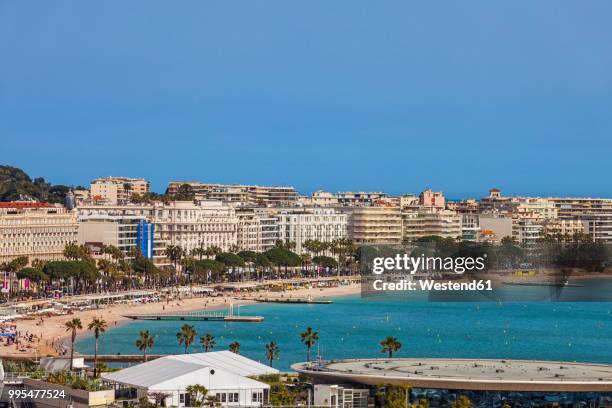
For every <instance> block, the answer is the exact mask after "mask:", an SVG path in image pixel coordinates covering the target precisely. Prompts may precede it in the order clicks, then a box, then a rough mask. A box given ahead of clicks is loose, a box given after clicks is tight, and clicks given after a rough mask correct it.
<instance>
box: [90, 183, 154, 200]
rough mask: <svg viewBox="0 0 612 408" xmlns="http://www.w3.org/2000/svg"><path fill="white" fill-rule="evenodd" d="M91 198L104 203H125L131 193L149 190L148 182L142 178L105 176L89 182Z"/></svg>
mask: <svg viewBox="0 0 612 408" xmlns="http://www.w3.org/2000/svg"><path fill="white" fill-rule="evenodd" d="M90 189H91V198H92V199H93V200H94V201H96V202H101V203H104V204H110V205H115V204H127V203H128V202H129V201H130V197H131V196H132V195H133V194H139V195H142V194H146V193H148V192H149V182H148V181H147V180H145V179H142V178H129V177H105V178H99V179H95V180H93V181H92V182H91V184H90Z"/></svg>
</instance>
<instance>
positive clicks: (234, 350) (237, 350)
mask: <svg viewBox="0 0 612 408" xmlns="http://www.w3.org/2000/svg"><path fill="white" fill-rule="evenodd" d="M229 351H231V352H232V353H236V354H240V343H238V342H237V341H234V342H232V343H230V345H229Z"/></svg>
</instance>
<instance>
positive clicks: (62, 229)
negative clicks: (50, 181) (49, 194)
mask: <svg viewBox="0 0 612 408" xmlns="http://www.w3.org/2000/svg"><path fill="white" fill-rule="evenodd" d="M77 238H78V224H77V215H76V212H73V211H68V210H66V209H65V208H64V207H60V206H54V205H50V204H46V203H32V202H8V203H0V263H4V262H10V261H12V260H13V259H15V258H17V257H20V256H27V257H28V258H29V260H30V262H31V261H33V260H34V259H39V260H41V261H57V260H62V259H64V255H63V251H64V247H65V246H66V244H69V243H71V242H76V241H77Z"/></svg>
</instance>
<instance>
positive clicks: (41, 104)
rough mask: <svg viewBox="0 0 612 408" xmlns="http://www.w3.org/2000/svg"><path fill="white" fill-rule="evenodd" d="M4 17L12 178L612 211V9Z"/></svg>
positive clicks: (1, 111)
mask: <svg viewBox="0 0 612 408" xmlns="http://www.w3.org/2000/svg"><path fill="white" fill-rule="evenodd" d="M145 4H146V7H144V5H145ZM1 7H2V13H0V35H2V37H3V38H13V39H15V40H14V41H5V42H3V43H2V44H0V53H1V54H0V55H2V56H3V57H4V58H3V64H2V66H1V67H0V74H1V75H0V88H1V89H2V93H1V94H0V134H2V135H3V148H2V153H3V154H2V161H3V162H10V163H11V164H13V165H15V166H19V167H22V168H25V169H27V171H28V172H29V173H31V174H36V175H44V176H45V177H46V178H48V179H50V180H53V182H54V183H74V184H84V183H87V182H89V181H90V180H91V179H93V178H95V177H99V176H101V175H105V174H124V175H132V176H134V177H147V178H148V179H150V180H151V182H152V187H153V190H155V191H161V190H162V189H164V188H165V186H166V183H167V182H168V181H169V180H184V179H188V180H192V179H195V180H206V181H211V182H219V183H238V184H240V183H242V184H272V185H288V184H290V185H294V186H295V187H296V188H297V189H298V190H299V191H301V192H311V191H314V190H317V189H319V188H324V189H326V190H330V191H346V190H349V191H351V190H369V191H371V190H383V191H387V192H389V193H391V194H398V193H401V192H410V191H417V190H419V189H422V188H424V187H426V186H429V187H431V188H433V189H435V190H442V191H444V192H445V193H446V194H447V195H448V196H449V197H453V198H464V197H478V196H481V194H482V192H485V191H486V190H487V189H488V188H490V187H493V186H496V187H499V188H501V189H502V190H504V191H506V192H507V193H508V194H517V195H536V194H538V195H544V196H555V195H556V196H568V195H578V196H606V197H608V196H610V195H611V194H610V191H609V187H607V185H606V181H607V175H608V169H607V166H606V162H607V160H608V157H607V156H608V153H609V152H610V151H611V149H612V142H611V139H610V138H609V135H610V134H611V132H612V119H611V118H610V116H609V115H608V111H609V107H610V106H612V82H611V81H610V77H609V72H610V71H611V70H612V58H611V57H610V56H611V55H612V48H611V47H612V41H611V40H612V30H611V29H610V26H609V24H608V21H607V18H606V17H607V16H608V15H610V12H612V5H610V3H608V2H598V1H594V2H589V3H588V4H580V5H576V4H573V3H571V2H556V1H555V2H552V1H543V2H538V3H537V4H533V3H527V2H518V3H513V4H491V3H489V2H475V3H472V4H470V5H463V4H462V5H457V4H454V3H450V2H449V3H446V4H445V6H444V8H439V7H437V6H435V5H430V4H405V3H403V2H391V3H388V4H387V5H385V6H384V7H382V6H381V5H371V4H369V3H365V2H360V1H357V2H343V1H340V2H338V3H335V4H334V5H330V4H323V3H309V4H308V5H306V4H304V5H299V6H298V5H295V4H292V5H289V4H286V3H284V2H274V1H271V2H266V3H265V4H262V5H254V4H243V5H241V8H240V9H238V10H237V9H236V8H235V7H232V6H231V5H229V4H227V3H223V2H207V3H200V2H191V3H189V4H188V5H185V6H184V7H176V6H174V7H172V8H168V7H166V4H165V3H161V2H154V1H148V2H146V3H133V4H132V5H130V6H126V5H125V4H123V3H122V2H105V3H104V4H103V5H100V4H96V5H92V4H85V3H65V2H64V3H62V2H54V3H53V4H47V5H37V6H36V7H31V6H28V5H27V4H25V3H19V2H9V3H6V4H3V5H2V6H1ZM526 10H528V11H526ZM551 10H554V13H553V12H551ZM510 21H511V22H512V24H511V25H509V24H508V22H510ZM111 27H112V29H111ZM517 27H520V30H519V29H517Z"/></svg>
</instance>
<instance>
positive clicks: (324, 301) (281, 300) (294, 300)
mask: <svg viewBox="0 0 612 408" xmlns="http://www.w3.org/2000/svg"><path fill="white" fill-rule="evenodd" d="M241 300H248V301H251V302H259V303H289V304H313V305H329V304H331V303H334V302H333V301H331V300H328V299H313V298H312V297H311V296H308V297H307V298H283V297H243V298H241Z"/></svg>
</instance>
